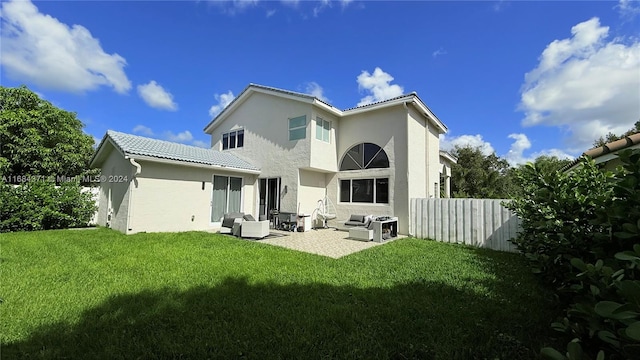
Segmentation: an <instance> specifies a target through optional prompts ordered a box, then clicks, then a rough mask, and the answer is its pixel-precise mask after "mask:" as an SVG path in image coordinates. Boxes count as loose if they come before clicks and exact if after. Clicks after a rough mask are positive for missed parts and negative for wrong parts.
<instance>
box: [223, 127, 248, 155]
mask: <svg viewBox="0 0 640 360" xmlns="http://www.w3.org/2000/svg"><path fill="white" fill-rule="evenodd" d="M243 146H244V129H237V130H232V131H229V132H226V133H224V134H222V150H227V149H235V148H241V147H243Z"/></svg>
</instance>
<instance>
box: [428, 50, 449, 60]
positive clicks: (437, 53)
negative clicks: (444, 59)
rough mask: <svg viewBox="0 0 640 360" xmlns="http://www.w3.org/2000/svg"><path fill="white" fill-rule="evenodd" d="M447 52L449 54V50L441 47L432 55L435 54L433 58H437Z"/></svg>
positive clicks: (432, 54)
mask: <svg viewBox="0 0 640 360" xmlns="http://www.w3.org/2000/svg"><path fill="white" fill-rule="evenodd" d="M446 54H447V50H445V49H443V48H439V49H438V50H436V51H434V52H432V53H431V56H433V58H437V57H438V56H440V55H446Z"/></svg>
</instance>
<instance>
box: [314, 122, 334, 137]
mask: <svg viewBox="0 0 640 360" xmlns="http://www.w3.org/2000/svg"><path fill="white" fill-rule="evenodd" d="M316 139H318V140H322V141H325V142H331V121H328V120H324V119H322V118H320V117H317V118H316Z"/></svg>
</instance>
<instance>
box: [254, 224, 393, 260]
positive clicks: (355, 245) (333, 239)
mask: <svg viewBox="0 0 640 360" xmlns="http://www.w3.org/2000/svg"><path fill="white" fill-rule="evenodd" d="M271 232H272V233H277V234H281V235H284V236H282V237H276V238H270V239H264V240H257V242H259V243H263V244H269V245H275V246H281V247H285V248H288V249H293V250H298V251H304V252H308V253H312V254H317V255H322V256H328V257H331V258H334V259H338V258H341V257H343V256H347V255H349V254H353V253H356V252H358V251H362V250H364V249H369V248H372V247H374V246H378V245H383V244H386V243H387V242H389V241H393V240H389V241H386V242H384V243H378V242H373V241H359V240H353V239H350V238H349V232H348V231H340V230H336V229H331V228H329V229H314V230H311V231H306V232H286V231H278V230H271ZM401 237H404V236H402V235H399V236H398V237H397V238H396V239H398V238H401Z"/></svg>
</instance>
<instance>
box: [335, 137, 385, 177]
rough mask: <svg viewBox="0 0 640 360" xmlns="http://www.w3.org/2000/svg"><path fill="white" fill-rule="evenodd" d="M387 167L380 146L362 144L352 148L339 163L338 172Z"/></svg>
mask: <svg viewBox="0 0 640 360" xmlns="http://www.w3.org/2000/svg"><path fill="white" fill-rule="evenodd" d="M388 167H389V158H388V157H387V153H386V152H384V150H383V149H382V148H381V147H380V146H378V145H376V144H372V143H362V144H358V145H356V146H354V147H352V148H351V149H349V151H347V153H346V154H345V156H344V157H343V158H342V162H341V163H340V171H345V170H364V169H379V168H388Z"/></svg>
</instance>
